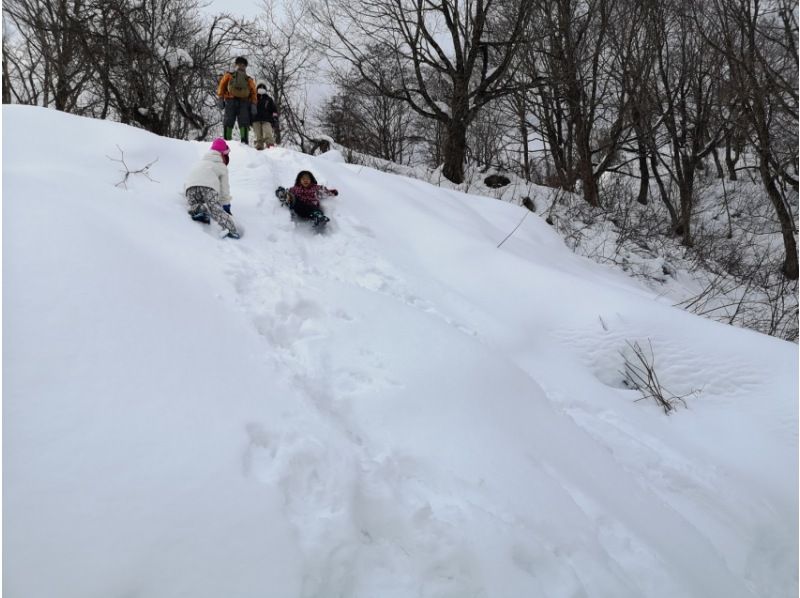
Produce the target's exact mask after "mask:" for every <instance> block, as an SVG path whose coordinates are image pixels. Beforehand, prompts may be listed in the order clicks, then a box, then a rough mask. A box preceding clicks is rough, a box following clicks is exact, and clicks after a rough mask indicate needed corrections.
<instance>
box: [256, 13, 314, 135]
mask: <svg viewBox="0 0 800 598" xmlns="http://www.w3.org/2000/svg"><path fill="white" fill-rule="evenodd" d="M262 7H263V13H262V15H261V16H260V17H259V18H258V20H257V22H256V33H255V40H251V41H254V43H252V50H253V51H252V56H253V58H254V61H253V62H254V63H255V66H256V69H257V70H256V72H257V73H258V75H259V77H260V78H262V79H263V80H264V81H265V83H266V85H267V89H268V90H269V92H270V95H271V96H272V99H273V100H274V101H275V105H276V107H277V108H278V112H279V113H280V114H281V117H280V120H281V121H282V122H285V123H286V124H287V125H288V130H289V131H290V132H291V133H292V134H293V135H294V136H295V137H296V138H297V141H298V143H299V145H301V146H304V144H305V143H306V142H308V141H310V140H311V137H312V136H311V135H310V134H309V133H308V132H307V128H308V124H307V122H306V118H305V114H304V113H305V109H304V107H303V103H304V102H303V100H304V98H305V95H306V84H307V82H308V79H309V74H310V72H311V70H312V68H314V67H316V66H318V64H319V57H318V56H317V55H316V47H315V44H313V43H312V35H311V33H310V32H309V31H308V28H307V27H306V26H305V23H306V21H307V20H308V18H309V13H308V9H307V7H306V5H305V3H288V4H286V5H276V3H275V1H274V0H265V1H264V2H263V4H262ZM283 134H285V132H284V131H282V130H281V129H280V128H278V130H277V131H276V141H277V142H278V143H281V136H282V135H283Z"/></svg>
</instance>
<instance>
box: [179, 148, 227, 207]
mask: <svg viewBox="0 0 800 598" xmlns="http://www.w3.org/2000/svg"><path fill="white" fill-rule="evenodd" d="M189 187H211V188H212V189H213V190H214V191H216V192H217V193H219V199H220V203H223V204H227V203H231V187H230V183H229V182H228V167H227V166H225V162H223V161H222V154H220V153H219V152H217V151H213V150H211V151H209V152H208V153H207V154H206V155H205V156H203V157H202V158H201V159H200V160H199V161H198V162H197V163H196V164H195V165H194V166H193V167H192V169H191V170H190V171H189V175H188V176H187V177H186V184H185V185H184V186H183V191H184V193H185V192H186V189H188V188H189Z"/></svg>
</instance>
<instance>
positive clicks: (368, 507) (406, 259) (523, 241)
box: [3, 106, 798, 598]
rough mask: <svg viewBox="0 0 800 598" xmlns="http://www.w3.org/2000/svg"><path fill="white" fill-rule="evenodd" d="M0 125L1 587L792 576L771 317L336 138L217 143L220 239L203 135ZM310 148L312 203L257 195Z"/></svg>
mask: <svg viewBox="0 0 800 598" xmlns="http://www.w3.org/2000/svg"><path fill="white" fill-rule="evenodd" d="M3 124H4V131H3V199H4V202H3V206H4V209H3V268H4V280H3V283H4V286H3V289H4V292H3V323H4V326H3V349H4V352H3V366H4V377H3V398H4V401H3V406H4V409H3V415H4V418H3V449H4V450H3V482H4V494H3V498H4V501H3V505H4V512H3V515H4V517H3V520H4V528H3V541H4V546H3V547H4V553H3V565H4V584H3V585H4V588H3V589H4V595H5V596H7V597H9V598H14V597H23V598H36V597H42V598H52V597H64V598H68V597H69V598H71V597H75V598H78V597H80V598H85V597H87V596H104V597H112V596H119V597H132V596H136V597H142V598H144V597H147V598H150V597H173V596H193V597H209V598H212V597H219V596H231V597H233V596H236V597H248V596H265V595H268V596H280V597H320V598H321V597H334V596H343V597H359V598H361V597H363V598H367V597H370V598H372V597H378V596H380V597H392V598H393V597H397V598H400V597H408V596H421V597H465V596H471V597H473V596H474V597H487V598H488V597H492V598H493V597H499V598H506V597H509V598H514V597H520V598H521V597H526V598H533V597H538V596H542V597H544V596H557V597H562V596H575V597H578V596H586V597H591V598H595V597H606V596H607V597H614V598H624V597H631V598H634V597H665V598H666V597H669V598H675V597H697V598H708V597H711V596H726V597H738V596H758V597H788V596H795V595H796V594H797V591H798V581H797V561H798V547H797V529H798V475H797V471H798V470H797V468H798V460H797V441H798V436H797V426H798V419H797V416H798V413H797V390H798V389H797V378H798V367H797V358H798V355H797V346H796V345H794V344H790V343H787V342H783V341H779V340H777V339H775V338H771V337H767V336H764V335H759V334H756V333H753V332H749V331H746V330H741V329H736V328H732V327H729V326H725V325H722V324H718V323H715V322H711V321H708V320H705V319H702V318H700V317H697V316H693V315H691V314H688V313H686V312H684V311H681V310H680V309H677V308H674V307H671V306H670V305H669V304H668V303H667V302H666V300H665V299H660V298H658V297H656V295H655V294H654V293H652V292H651V291H649V290H647V289H646V288H644V287H643V286H641V285H639V284H638V283H637V282H636V281H633V280H631V279H628V278H626V277H625V276H624V275H622V274H620V273H618V272H615V271H614V270H612V269H611V268H607V267H603V266H600V265H598V264H594V263H592V262H590V261H588V260H586V259H583V258H580V257H578V256H576V255H574V254H572V253H571V252H570V251H569V250H568V249H567V248H566V247H565V246H564V244H563V242H562V241H561V239H560V238H559V237H558V236H557V235H556V234H555V233H554V232H553V230H552V229H551V228H550V227H549V226H548V225H547V224H545V223H544V222H543V221H542V220H541V219H539V218H538V217H537V216H534V215H533V214H531V215H530V216H528V217H527V218H526V219H525V221H524V222H523V224H522V226H520V228H519V229H518V230H517V231H516V232H515V233H514V235H513V236H512V237H511V238H510V239H509V240H508V241H506V242H505V243H504V244H503V245H502V247H500V248H497V245H498V243H499V242H500V241H502V239H503V238H505V237H506V235H507V234H508V233H509V232H510V231H511V230H512V229H513V228H514V226H516V225H517V224H518V223H519V221H520V219H521V218H522V215H523V214H524V212H523V211H522V209H521V208H519V207H516V206H513V205H510V204H508V203H505V202H501V201H496V200H493V199H489V198H483V197H478V196H471V195H464V194H460V193H457V192H454V191H448V190H445V189H440V188H437V187H433V186H431V185H428V184H426V183H423V182H421V181H415V180H411V179H406V178H402V177H398V176H395V175H390V174H385V173H381V172H378V171H375V170H371V169H368V168H362V167H359V166H353V165H346V164H343V163H341V161H340V160H338V159H337V155H336V154H335V153H331V154H330V155H324V156H322V157H318V158H314V157H310V156H306V155H302V154H298V153H295V152H293V151H290V150H287V149H282V148H276V149H271V150H267V151H264V152H257V151H255V150H254V149H253V148H246V147H243V146H240V145H238V144H237V145H236V146H235V147H234V148H233V152H232V161H231V166H230V168H231V175H232V193H233V197H234V200H233V211H234V216H235V218H236V219H237V223H238V224H240V225H241V226H242V227H243V228H244V237H243V238H242V239H241V240H240V241H232V240H221V239H219V238H218V235H217V231H216V230H215V228H214V225H212V226H203V225H200V224H198V223H194V222H191V220H190V219H189V218H188V217H187V215H186V209H185V205H184V200H183V198H182V195H181V190H182V182H183V176H184V174H185V173H186V172H187V170H188V168H189V167H190V165H191V164H192V162H193V161H194V160H196V159H197V158H198V157H199V156H200V155H202V154H203V153H204V152H205V151H206V149H207V147H208V145H209V144H208V143H192V142H183V141H177V140H169V139H163V138H159V137H156V136H153V135H151V134H148V133H145V132H143V131H140V130H136V129H133V128H130V127H127V126H124V125H121V124H117V123H111V122H105V121H98V120H89V119H82V118H78V117H74V116H70V115H66V114H62V113H58V112H55V111H50V110H45V109H41V108H32V107H21V106H13V107H9V106H4V107H3ZM116 146H119V147H120V148H121V149H122V151H123V152H124V157H125V161H126V163H127V164H128V165H129V166H130V167H131V168H132V169H134V170H135V169H137V168H140V167H142V166H143V165H145V164H147V163H149V162H151V161H152V160H154V159H155V158H158V161H157V162H156V163H155V164H153V166H152V167H151V169H150V174H151V177H152V179H154V180H149V179H147V178H145V177H143V176H141V175H134V176H132V177H131V178H129V180H128V184H127V189H123V188H121V187H116V186H115V183H117V182H118V181H120V180H121V178H122V174H121V172H120V168H121V164H120V163H118V162H114V161H113V160H111V159H109V157H111V158H118V157H119V152H118V150H117V147H116ZM306 168H307V169H310V170H312V171H313V172H314V173H315V174H316V176H317V178H318V179H319V180H320V182H321V183H323V184H327V185H328V186H331V187H336V188H337V189H339V191H340V194H339V197H338V198H335V199H330V200H327V203H326V206H327V211H328V214H329V215H330V216H331V218H332V224H331V227H330V231H329V234H327V235H313V234H311V233H310V231H309V230H308V229H307V227H306V226H304V225H299V226H296V225H295V224H293V223H292V222H291V221H290V219H289V214H288V213H287V212H286V211H285V210H284V209H283V208H281V207H280V206H279V205H278V202H277V200H276V199H275V197H274V194H273V191H274V189H275V188H276V187H277V186H278V185H284V186H286V185H288V184H290V183H292V182H293V180H294V176H295V174H296V173H297V171H298V170H301V169H306ZM633 341H638V342H639V343H640V344H647V343H648V342H652V345H653V349H654V354H655V359H656V367H657V370H658V374H659V377H660V379H661V380H662V382H663V383H664V385H665V386H666V387H667V388H669V389H671V390H672V391H673V392H675V393H676V394H687V393H690V392H692V391H698V393H697V394H696V395H693V396H691V397H689V398H688V399H687V401H688V408H686V409H683V408H681V409H679V410H678V412H677V413H675V414H674V415H671V416H669V417H668V416H665V415H664V414H663V413H662V412H661V411H660V410H659V408H658V407H657V406H656V405H655V404H653V403H652V402H644V401H641V402H636V399H637V398H638V397H639V396H640V395H639V394H638V393H637V392H636V391H634V390H630V389H628V388H626V387H625V386H624V384H623V383H622V375H621V374H620V371H621V370H622V369H623V363H624V362H623V357H622V352H624V351H625V350H626V347H627V342H633Z"/></svg>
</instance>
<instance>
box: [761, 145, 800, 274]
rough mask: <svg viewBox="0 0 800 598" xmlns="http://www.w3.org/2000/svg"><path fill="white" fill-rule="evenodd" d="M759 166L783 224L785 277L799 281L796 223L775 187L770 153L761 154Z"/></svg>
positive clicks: (762, 178) (765, 185)
mask: <svg viewBox="0 0 800 598" xmlns="http://www.w3.org/2000/svg"><path fill="white" fill-rule="evenodd" d="M759 162H760V163H759V165H758V170H759V172H760V173H761V180H762V182H763V183H764V187H765V188H766V189H767V195H769V199H770V201H771V202H772V205H773V207H774V208H775V214H777V216H778V221H779V222H780V224H781V234H782V235H783V247H784V250H785V251H786V257H785V259H784V261H783V270H782V272H783V275H784V276H785V277H786V278H788V279H789V280H797V278H798V264H797V240H796V239H795V238H794V222H793V221H792V216H791V214H789V210H787V209H786V203H785V202H784V201H783V197H782V196H781V193H780V191H778V187H777V186H776V185H775V178H774V177H773V176H772V172H771V170H770V168H769V155H768V152H764V151H761V152H759Z"/></svg>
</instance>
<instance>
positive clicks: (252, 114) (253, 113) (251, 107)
mask: <svg viewBox="0 0 800 598" xmlns="http://www.w3.org/2000/svg"><path fill="white" fill-rule="evenodd" d="M256 112H258V110H257V109H256V105H255V104H250V116H255V115H256Z"/></svg>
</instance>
